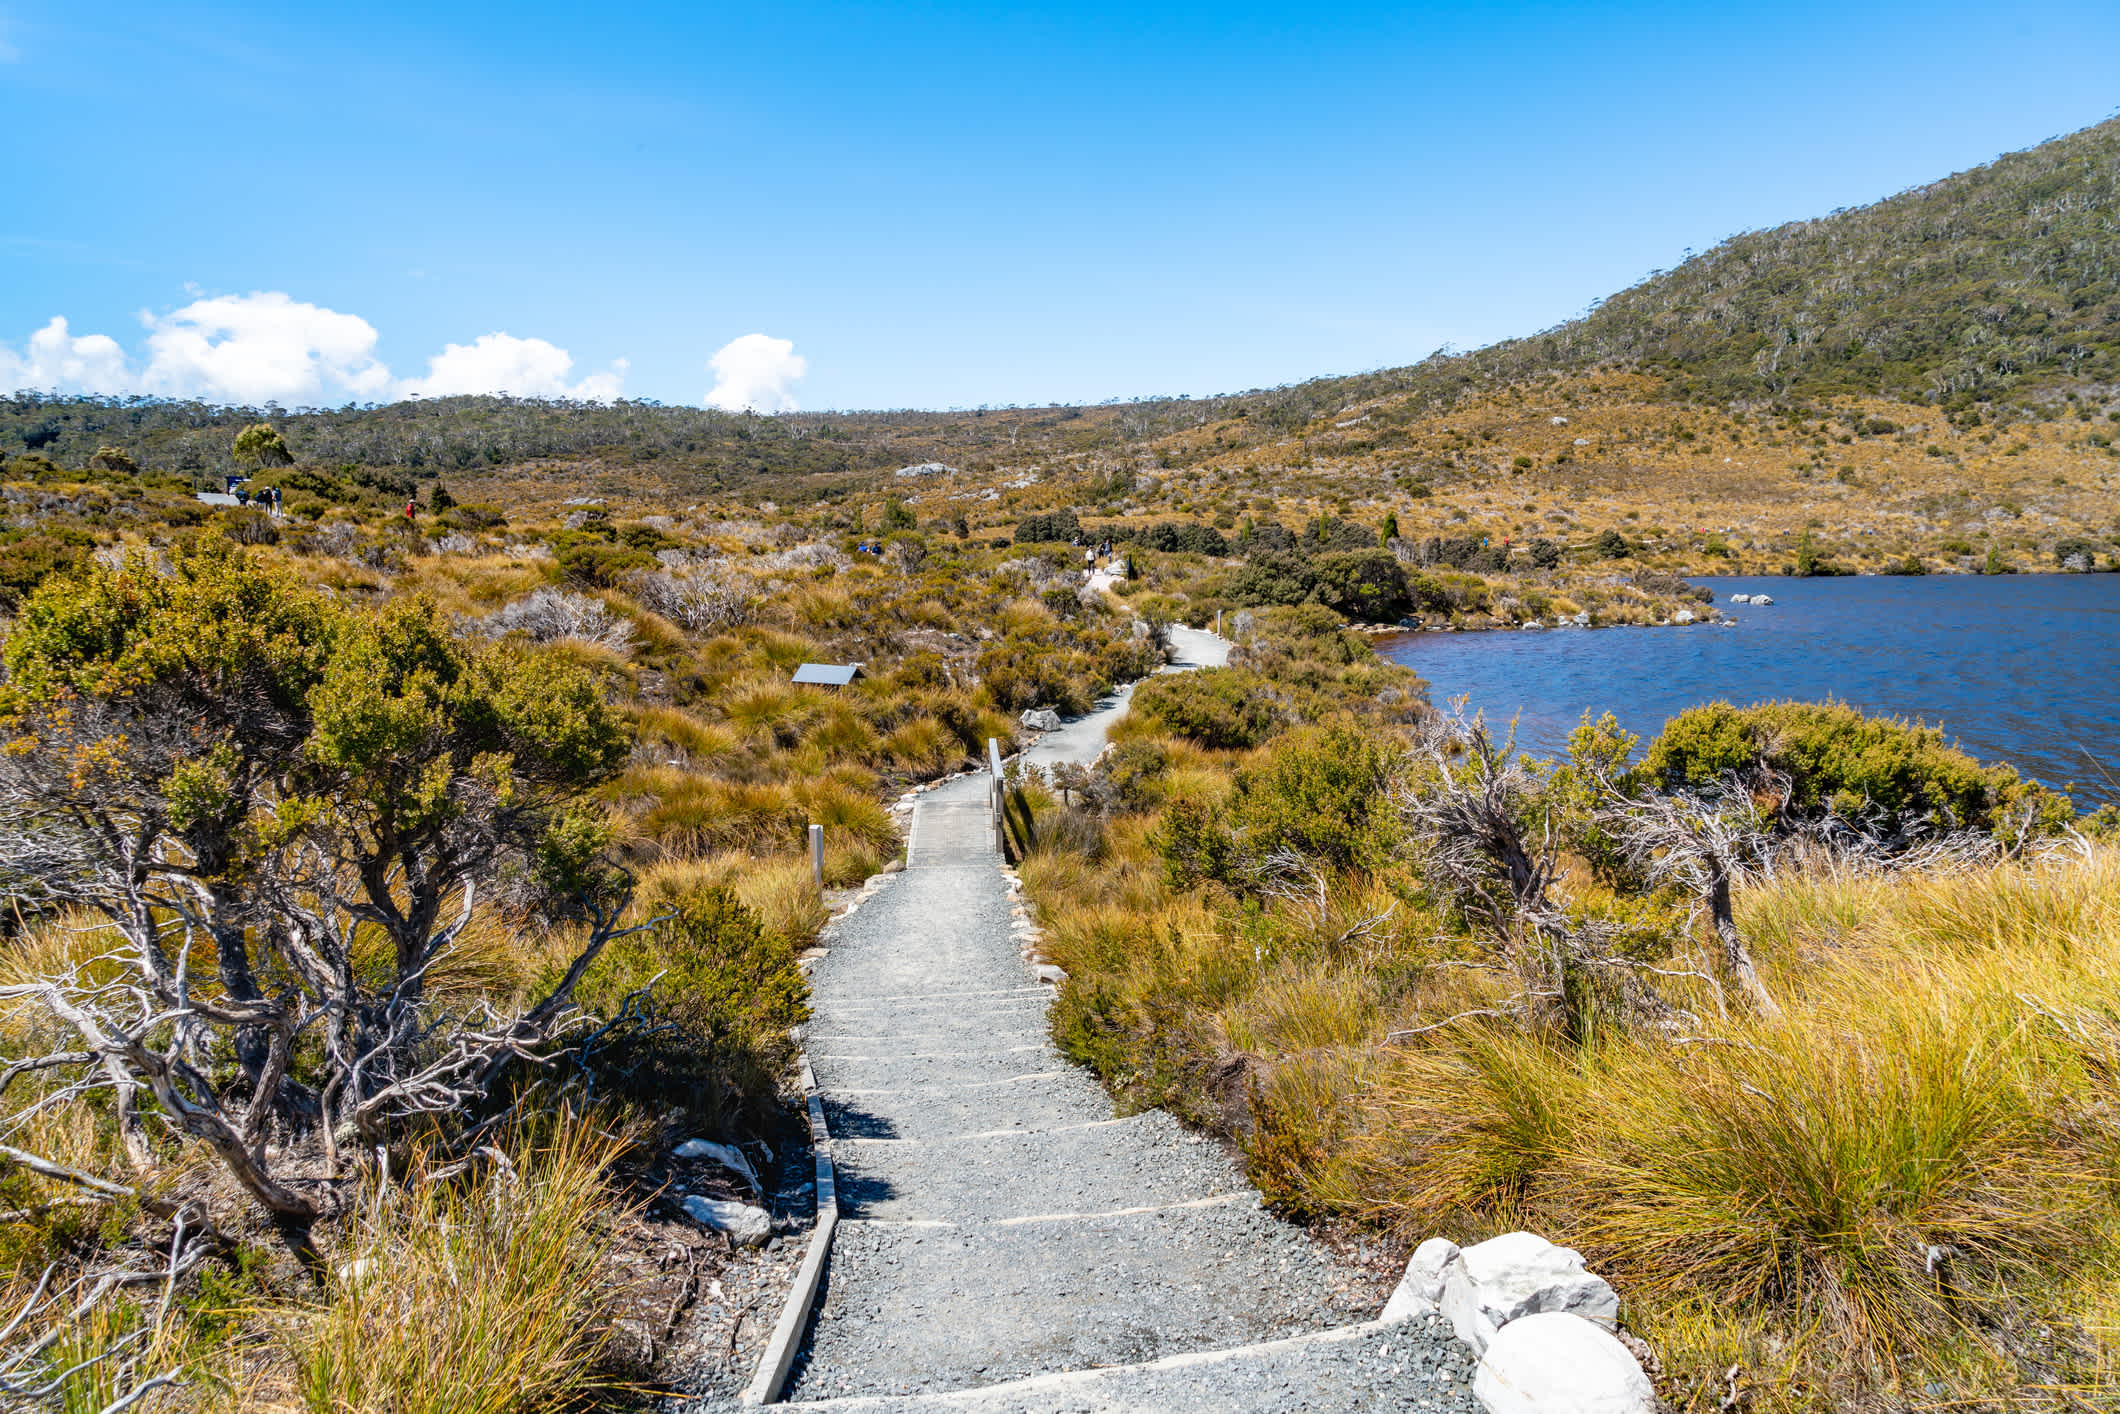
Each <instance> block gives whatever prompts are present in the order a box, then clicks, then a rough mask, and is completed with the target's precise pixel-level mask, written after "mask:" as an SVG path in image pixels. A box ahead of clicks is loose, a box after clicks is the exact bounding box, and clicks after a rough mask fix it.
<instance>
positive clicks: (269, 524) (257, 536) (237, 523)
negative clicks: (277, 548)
mask: <svg viewBox="0 0 2120 1414" xmlns="http://www.w3.org/2000/svg"><path fill="white" fill-rule="evenodd" d="M221 529H222V531H223V532H224V533H226V534H227V536H228V538H229V539H230V540H233V541H235V542H236V543H237V544H238V545H277V544H279V543H280V527H279V525H278V524H277V523H276V522H275V521H274V520H273V518H272V517H271V516H269V515H267V514H266V513H265V512H264V511H261V510H259V509H258V508H257V507H256V506H236V507H234V508H232V509H230V510H225V511H223V512H221Z"/></svg>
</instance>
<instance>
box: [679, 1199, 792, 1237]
mask: <svg viewBox="0 0 2120 1414" xmlns="http://www.w3.org/2000/svg"><path fill="white" fill-rule="evenodd" d="M679 1206H680V1207H682V1208H683V1209H684V1210H685V1216H686V1217H688V1218H690V1219H691V1220H692V1221H693V1222H696V1223H698V1224H700V1225H701V1226H702V1227H710V1228H713V1229H714V1230H715V1231H716V1232H725V1233H727V1234H728V1235H729V1240H730V1241H732V1242H734V1243H735V1244H736V1245H737V1246H739V1247H763V1246H765V1245H766V1239H767V1238H769V1237H771V1236H772V1235H773V1215H772V1214H771V1213H769V1212H767V1211H766V1210H765V1209H764V1208H754V1207H752V1206H751V1205H750V1204H749V1203H731V1202H726V1201H723V1200H721V1199H716V1198H702V1197H700V1196H699V1195H698V1194H697V1193H693V1194H689V1195H687V1196H686V1198H685V1200H684V1202H683V1203H681V1204H679Z"/></svg>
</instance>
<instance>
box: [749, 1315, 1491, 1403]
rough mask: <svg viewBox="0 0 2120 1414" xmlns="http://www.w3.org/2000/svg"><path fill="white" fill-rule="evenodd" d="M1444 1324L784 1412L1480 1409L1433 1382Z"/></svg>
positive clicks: (1378, 1326) (1344, 1329) (1348, 1330)
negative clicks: (1429, 1356)
mask: <svg viewBox="0 0 2120 1414" xmlns="http://www.w3.org/2000/svg"><path fill="white" fill-rule="evenodd" d="M1449 1339H1450V1336H1449V1332H1448V1328H1447V1327H1444V1328H1441V1329H1423V1328H1419V1327H1416V1326H1413V1325H1384V1324H1383V1323H1381V1322H1365V1323H1363V1324H1360V1325H1349V1326H1341V1327H1337V1328H1335V1329H1332V1330H1325V1331H1317V1332H1313V1333H1310V1334H1306V1335H1300V1336H1294V1337H1291V1338H1289V1339H1285V1340H1276V1341H1267V1342H1261V1343H1258V1344H1253V1345H1243V1346H1236V1347H1232V1348H1226V1349H1220V1350H1205V1351H1196V1352H1190V1353H1187V1354H1182V1355H1170V1356H1165V1357H1163V1358H1162V1359H1159V1360H1153V1361H1147V1362H1142V1363H1136V1364H1128V1365H1114V1366H1107V1367H1103V1368H1099V1369H1084V1370H1071V1371H1065V1372H1056V1373H1049V1374H1040V1375H1034V1376H1030V1377H1028V1378H1025V1379H1020V1380H1010V1381H1006V1382H1004V1383H1000V1384H992V1385H986V1386H984V1387H981V1388H977V1389H966V1390H956V1391H951V1392H921V1393H909V1394H901V1395H870V1396H841V1397H838V1398H829V1399H816V1400H808V1401H801V1402H797V1403H793V1404H789V1405H786V1406H783V1407H785V1408H788V1409H803V1410H834V1411H838V1412H839V1414H1058V1411H1067V1414H1225V1412H1226V1411H1230V1410H1243V1411H1246V1414H1298V1411H1302V1414H1317V1412H1318V1411H1325V1410H1332V1411H1338V1410H1350V1411H1352V1410H1363V1411H1369V1410H1375V1411H1407V1414H1414V1412H1415V1411H1418V1412H1419V1414H1445V1411H1451V1414H1456V1412H1457V1411H1466V1410H1471V1409H1473V1408H1475V1407H1476V1406H1475V1405H1474V1404H1473V1402H1472V1400H1471V1397H1470V1395H1469V1393H1468V1391H1467V1389H1466V1385H1465V1382H1464V1381H1463V1379H1462V1378H1456V1377H1453V1378H1451V1379H1450V1380H1448V1381H1447V1382H1446V1381H1444V1380H1442V1379H1439V1378H1436V1377H1435V1376H1436V1369H1435V1365H1434V1362H1432V1361H1424V1360H1423V1359H1422V1358H1421V1357H1422V1355H1423V1353H1424V1352H1425V1351H1428V1350H1432V1349H1433V1348H1435V1346H1436V1345H1437V1344H1439V1343H1446V1342H1448V1340H1449Z"/></svg>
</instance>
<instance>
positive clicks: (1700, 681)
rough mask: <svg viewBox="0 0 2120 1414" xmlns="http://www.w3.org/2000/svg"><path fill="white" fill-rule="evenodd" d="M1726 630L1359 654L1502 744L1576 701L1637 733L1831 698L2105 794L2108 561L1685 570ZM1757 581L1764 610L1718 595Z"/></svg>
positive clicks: (1385, 645) (2113, 758)
mask: <svg viewBox="0 0 2120 1414" xmlns="http://www.w3.org/2000/svg"><path fill="white" fill-rule="evenodd" d="M1695 583H1698V584H1703V585H1706V586H1707V587H1708V588H1710V589H1713V590H1714V591H1715V599H1716V603H1717V605H1718V606H1719V607H1720V608H1721V609H1722V611H1723V612H1724V613H1725V614H1728V615H1730V616H1732V617H1734V618H1735V619H1736V620H1737V627H1735V628H1723V627H1719V626H1712V625H1711V626H1693V627H1681V628H1606V629H1548V630H1545V631H1544V632H1538V633H1524V632H1521V631H1518V632H1490V633H1412V634H1403V635H1398V636H1395V637H1391V638H1380V639H1378V640H1376V646H1377V651H1378V652H1380V653H1382V654H1383V655H1384V656H1385V657H1387V658H1390V659H1391V660H1392V661H1393V662H1397V663H1404V664H1405V665H1406V666H1407V667H1409V668H1412V669H1413V670H1414V671H1415V672H1417V673H1419V674H1420V675H1421V676H1422V677H1424V678H1426V679H1428V682H1429V695H1430V696H1431V698H1432V699H1433V700H1434V701H1435V702H1436V704H1437V705H1438V706H1441V705H1443V704H1444V703H1447V702H1449V701H1450V700H1452V699H1453V698H1456V697H1460V696H1464V697H1469V698H1470V699H1471V705H1472V706H1473V707H1474V708H1477V709H1480V710H1483V711H1485V712H1486V714H1487V720H1488V721H1489V722H1490V723H1495V724H1500V723H1503V722H1506V721H1507V720H1508V719H1509V718H1510V717H1512V716H1515V717H1518V718H1519V719H1520V720H1519V726H1518V733H1517V739H1518V742H1519V743H1520V744H1521V745H1522V746H1523V747H1525V748H1526V749H1527V750H1531V751H1534V752H1540V753H1544V752H1550V751H1558V750H1561V749H1563V748H1564V747H1565V745H1566V739H1567V735H1568V733H1569V731H1570V730H1571V729H1573V728H1574V726H1575V724H1576V722H1577V721H1578V720H1579V719H1580V718H1581V717H1582V714H1583V713H1584V712H1585V711H1589V712H1591V713H1592V714H1596V713H1600V712H1606V711H1609V712H1611V713H1613V714H1614V715H1615V716H1617V717H1618V718H1619V719H1620V721H1621V722H1623V723H1624V724H1625V725H1626V726H1627V728H1628V729H1629V730H1630V731H1636V732H1640V733H1641V734H1642V735H1643V736H1644V737H1647V736H1650V735H1652V734H1654V733H1655V732H1656V730H1657V729H1658V728H1659V727H1660V726H1661V725H1662V724H1663V722H1664V720H1665V719H1666V718H1668V717H1670V716H1672V715H1673V714H1675V713H1677V712H1680V711H1683V710H1684V709H1686V708H1688V707H1692V706H1695V705H1697V704H1699V703H1702V702H1712V701H1716V700H1719V699H1720V700H1726V701H1730V702H1735V703H1738V704H1740V705H1744V704H1749V703H1753V702H1769V701H1776V700H1779V699H1783V698H1796V699H1800V700H1805V701H1822V700H1824V699H1827V698H1834V699H1837V700H1839V701H1842V702H1846V703H1849V704H1851V705H1853V706H1856V707H1860V708H1862V709H1863V710H1864V711H1865V712H1872V713H1877V712H1882V713H1889V714H1891V715H1894V716H1901V717H1919V718H1921V719H1922V720H1923V721H1925V722H1928V723H1930V724H1931V725H1941V726H1942V727H1943V728H1944V729H1945V731H1946V732H1947V733H1948V734H1949V735H1950V736H1951V737H1953V738H1955V739H1956V740H1957V742H1958V744H1959V745H1960V746H1962V747H1964V748H1965V749H1966V750H1967V751H1969V752H1971V753H1972V754H1973V755H1975V756H1977V757H1980V758H1981V759H1982V760H1991V761H1992V760H2000V761H2008V762H2010V763H2011V764H2013V765H2015V766H2016V767H2017V768H2018V770H2020V771H2022V772H2024V773H2025V774H2026V775H2030V776H2035V777H2037V778H2038V779H2040V780H2042V781H2046V782H2048V783H2049V784H2053V785H2063V786H2067V785H2073V786H2074V787H2075V791H2074V793H2075V796H2076V800H2077V803H2078V805H2079V806H2084V805H2095V804H2103V803H2106V802H2108V801H2113V800H2120V574H2079V575H2008V576H1999V575H1998V576H1979V575H1930V576H1925V577H1921V578H1911V577H1909V578H1899V577H1890V576H1861V577H1846V578H1838V579H1787V578H1781V577H1773V578H1764V579H1751V578H1730V579H1702V580H1696V581H1695ZM1759 592H1764V593H1767V594H1771V595H1773V596H1774V604H1773V606H1772V607H1770V608H1765V609H1755V608H1752V607H1750V606H1749V605H1745V604H1732V603H1731V602H1730V596H1731V595H1732V594H1751V593H1759Z"/></svg>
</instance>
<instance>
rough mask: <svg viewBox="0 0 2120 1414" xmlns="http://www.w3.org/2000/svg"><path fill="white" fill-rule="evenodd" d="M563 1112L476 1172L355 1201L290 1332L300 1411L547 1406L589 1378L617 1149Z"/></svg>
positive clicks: (560, 1402) (596, 1127) (566, 1400)
mask: <svg viewBox="0 0 2120 1414" xmlns="http://www.w3.org/2000/svg"><path fill="white" fill-rule="evenodd" d="M603 1128H604V1126H603V1124H602V1123H601V1122H599V1121H597V1120H595V1119H594V1118H592V1117H585V1116H580V1115H573V1114H568V1113H562V1114H559V1115H556V1116H553V1117H552V1118H551V1120H550V1121H549V1123H547V1124H546V1125H544V1126H541V1129H542V1130H543V1132H541V1133H537V1134H535V1135H534V1137H533V1136H532V1135H518V1136H517V1137H516V1138H515V1140H514V1141H512V1142H509V1143H507V1144H505V1145H504V1146H503V1150H504V1151H505V1152H506V1153H507V1154H508V1162H507V1163H506V1164H494V1165H491V1166H487V1167H485V1168H483V1169H482V1170H481V1171H480V1174H479V1177H478V1178H477V1179H476V1180H475V1181H459V1182H445V1183H422V1182H417V1181H416V1182H414V1183H412V1184H410V1185H408V1186H406V1187H404V1188H399V1189H394V1190H392V1191H390V1192H388V1193H386V1194H380V1195H377V1194H370V1195H367V1202H368V1208H367V1211H368V1213H369V1216H368V1218H367V1221H366V1222H365V1223H364V1224H363V1230H362V1231H361V1232H360V1234H359V1235H358V1237H356V1238H355V1239H354V1240H353V1241H351V1242H349V1243H347V1244H346V1245H345V1246H344V1247H343V1248H342V1249H341V1250H340V1251H339V1252H338V1253H336V1254H335V1255H334V1259H335V1263H336V1267H335V1272H334V1275H333V1277H332V1281H331V1290H330V1294H329V1303H328V1304H325V1305H320V1306H319V1307H317V1308H315V1309H313V1310H311V1311H308V1312H305V1313H304V1319H302V1320H301V1321H300V1322H299V1323H298V1324H297V1325H296V1326H295V1327H294V1329H293V1330H292V1331H290V1333H289V1336H288V1343H289V1347H290V1354H291V1355H292V1358H293V1361H294V1364H295V1366H296V1369H297V1371H298V1375H297V1383H298V1386H299V1389H300V1391H301V1396H302V1399H303V1402H304V1404H305V1405H306V1407H307V1408H308V1409H309V1410H310V1411H312V1414H444V1411H446V1412H447V1414H484V1412H485V1411H490V1414H502V1411H509V1414H514V1412H515V1411H534V1410H544V1409H558V1408H561V1407H564V1406H567V1405H569V1404H571V1403H573V1402H574V1401H576V1400H578V1399H579V1397H580V1395H581V1394H582V1392H583V1390H584V1388H585V1386H586V1385H587V1384H588V1383H589V1382H590V1380H591V1376H592V1372H593V1369H594V1366H595V1362H596V1359H597V1357H598V1355H599V1354H600V1352H601V1350H602V1347H603V1343H604V1340H605V1338H606V1334H607V1331H608V1326H607V1325H606V1324H605V1322H604V1320H603V1319H602V1318H603V1316H604V1315H605V1312H604V1310H603V1308H602V1304H601V1298H600V1297H599V1295H598V1292H599V1291H600V1290H601V1289H602V1282H601V1277H602V1270H601V1269H602V1266H603V1263H604V1257H605V1253H606V1250H607V1246H608V1241H609V1238H608V1233H609V1232H610V1231H611V1230H612V1220H613V1218H614V1216H615V1215H617V1214H618V1213H620V1212H621V1211H622V1207H623V1205H622V1204H621V1203H620V1202H619V1201H618V1200H617V1199H616V1198H615V1196H614V1195H613V1194H612V1192H611V1191H610V1189H609V1187H608V1185H607V1183H606V1178H607V1176H608V1174H609V1172H610V1170H611V1167H612V1165H613V1164H614V1163H615V1162H616V1161H617V1160H618V1158H619V1156H620V1154H621V1153H623V1151H624V1150H625V1148H626V1147H627V1146H628V1145H627V1141H626V1139H625V1138H623V1137H612V1136H610V1135H607V1134H605V1133H604V1132H603Z"/></svg>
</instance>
